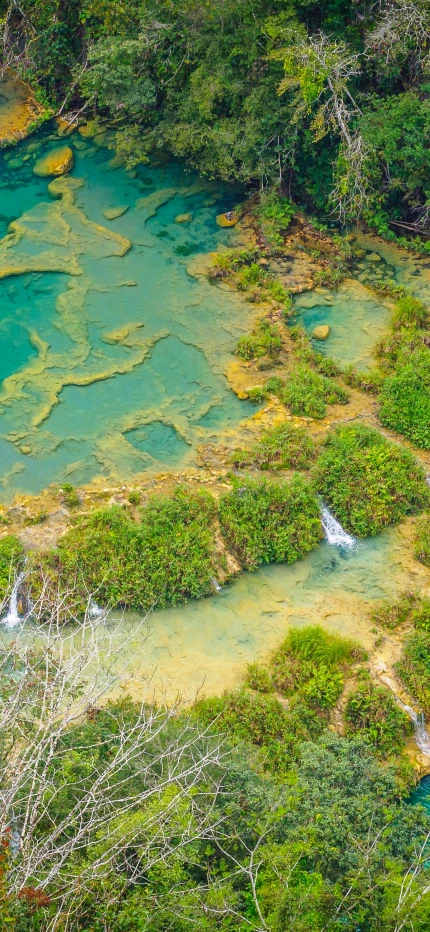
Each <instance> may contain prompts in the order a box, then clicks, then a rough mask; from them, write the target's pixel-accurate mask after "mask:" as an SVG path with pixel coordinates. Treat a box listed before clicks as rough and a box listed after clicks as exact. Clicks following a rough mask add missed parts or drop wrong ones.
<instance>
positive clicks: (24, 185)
mask: <svg viewBox="0 0 430 932" xmlns="http://www.w3.org/2000/svg"><path fill="white" fill-rule="evenodd" d="M106 141H107V140H106V136H103V138H102V139H101V138H100V137H96V139H95V140H94V141H93V140H86V139H83V138H82V137H81V136H79V135H78V134H77V133H76V134H74V135H73V136H72V137H71V139H70V140H68V141H67V142H68V144H70V146H71V147H72V148H73V152H74V168H73V171H72V173H71V174H70V175H68V176H67V177H64V178H59V179H55V180H54V181H53V182H52V183H51V184H50V183H49V182H50V181H52V179H49V178H39V177H36V176H35V175H34V174H33V166H34V160H35V159H36V158H39V157H40V156H41V155H43V154H44V153H46V152H49V151H50V149H52V148H53V147H55V146H56V145H58V143H59V140H58V137H57V136H56V135H54V136H51V135H49V133H47V132H46V131H44V132H43V133H40V134H39V135H38V136H36V137H31V139H30V140H28V141H26V142H23V143H21V144H20V145H19V146H18V147H16V148H14V149H9V150H6V152H5V154H4V155H3V156H1V157H0V204H1V206H0V234H1V235H2V236H3V239H2V240H1V242H0V350H1V351H0V383H2V385H1V389H0V464H1V468H0V499H2V500H3V501H10V500H11V499H12V498H13V496H14V494H15V492H17V491H23V492H26V493H37V492H39V491H40V490H41V489H43V488H46V487H47V486H48V485H49V484H50V483H52V482H60V483H61V482H62V481H65V480H66V479H67V480H68V481H69V482H72V483H73V484H76V485H80V484H81V485H82V484H85V483H88V482H89V481H90V480H91V479H92V478H93V477H94V476H96V475H97V476H105V477H112V476H117V477H118V476H120V477H122V478H124V479H127V478H128V477H130V476H132V475H133V474H135V473H136V472H141V471H143V470H145V469H147V468H149V467H152V468H155V469H157V468H158V469H163V468H166V467H172V466H178V465H187V464H189V463H190V462H192V460H193V457H194V455H195V450H196V446H197V444H198V443H200V442H207V441H208V440H210V439H213V438H214V436H216V435H217V433H219V432H220V431H223V430H228V429H229V428H232V427H234V426H236V425H237V424H238V423H239V422H240V421H241V420H243V419H245V418H246V417H248V416H249V414H250V413H252V410H253V409H252V408H251V406H250V405H249V404H248V403H247V402H246V401H239V399H238V398H237V397H236V396H235V395H234V393H233V392H231V391H230V390H229V389H228V385H227V381H226V379H225V376H224V370H225V367H226V362H227V361H228V360H229V359H230V358H231V353H232V351H233V349H234V346H235V342H236V340H237V338H238V337H239V335H240V334H241V333H243V332H244V331H245V330H246V329H247V326H248V321H249V319H250V316H251V311H250V308H249V305H247V304H246V302H244V301H243V300H242V299H241V298H240V297H239V296H236V295H235V294H234V293H232V292H231V291H230V292H226V291H225V290H222V289H220V288H214V287H212V286H211V285H210V283H209V282H208V281H207V280H205V279H204V278H202V277H199V278H196V277H193V276H191V275H190V274H188V272H187V264H188V263H189V261H190V256H194V255H195V254H198V253H207V252H208V251H210V250H213V249H215V248H216V246H217V245H218V244H219V243H223V244H228V243H230V242H232V237H234V236H235V234H234V231H231V230H222V229H220V228H219V227H218V226H217V225H216V215H217V214H218V213H220V212H222V211H223V210H227V209H229V208H230V207H231V206H232V203H234V196H235V192H234V191H231V190H226V189H222V188H220V186H219V185H217V184H215V183H213V182H210V181H204V180H201V179H199V178H198V177H196V176H195V175H192V174H189V173H187V172H186V171H185V170H184V169H183V168H182V167H181V166H180V165H177V164H167V165H164V164H158V165H151V167H142V168H139V169H138V170H136V171H131V172H127V171H126V170H125V169H124V168H122V167H118V161H117V160H116V159H115V157H114V158H112V155H113V153H112V151H110V150H108V149H107V148H106V147H105V143H106ZM60 142H61V141H60ZM102 143H103V145H102ZM48 185H49V190H48ZM181 215H182V222H175V218H177V217H179V218H181ZM184 215H185V217H186V219H185V221H184V220H183V217H184Z"/></svg>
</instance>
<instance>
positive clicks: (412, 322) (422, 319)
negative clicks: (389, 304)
mask: <svg viewBox="0 0 430 932" xmlns="http://www.w3.org/2000/svg"><path fill="white" fill-rule="evenodd" d="M428 322H429V312H428V310H427V308H426V307H425V305H424V304H423V303H422V302H421V301H419V300H418V298H414V297H413V295H409V294H404V295H402V296H401V297H400V298H399V299H398V301H396V306H395V309H394V316H393V326H394V327H418V328H421V327H426V326H427V324H428Z"/></svg>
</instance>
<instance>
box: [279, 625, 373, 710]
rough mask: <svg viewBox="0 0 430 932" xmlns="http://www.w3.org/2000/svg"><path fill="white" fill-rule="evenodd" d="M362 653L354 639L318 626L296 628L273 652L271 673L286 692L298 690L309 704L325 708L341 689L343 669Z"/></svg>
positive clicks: (280, 688) (289, 693)
mask: <svg viewBox="0 0 430 932" xmlns="http://www.w3.org/2000/svg"><path fill="white" fill-rule="evenodd" d="M363 656H364V653H363V651H361V649H360V648H359V647H358V646H357V645H356V644H355V643H354V641H351V640H349V639H348V638H343V637H341V636H340V635H337V634H331V633H328V632H327V631H324V629H323V628H321V627H319V626H313V625H312V626H309V627H306V628H293V629H292V630H291V631H290V632H289V634H288V636H287V637H286V639H285V640H284V641H283V642H282V644H280V646H279V647H278V648H277V650H276V651H275V653H274V654H273V655H272V657H271V660H270V673H271V677H272V680H273V683H274V685H275V686H276V688H277V689H278V690H279V691H280V692H281V693H283V694H284V695H286V696H290V695H292V694H293V693H294V692H296V691H297V690H299V691H300V695H301V696H302V697H303V698H304V700H305V701H306V702H307V703H308V704H311V705H315V706H317V707H318V708H321V709H326V708H330V707H331V705H334V704H335V703H336V701H337V699H338V697H339V695H340V694H341V692H342V688H343V677H342V675H341V672H340V668H341V667H344V666H346V665H348V664H350V663H352V662H353V661H354V660H358V659H362V658H363Z"/></svg>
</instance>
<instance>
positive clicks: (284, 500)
mask: <svg viewBox="0 0 430 932" xmlns="http://www.w3.org/2000/svg"><path fill="white" fill-rule="evenodd" d="M219 518H220V523H221V528H222V532H223V534H224V536H225V539H226V541H227V544H228V547H229V549H231V550H232V551H233V553H234V554H235V555H236V557H237V558H238V560H239V562H240V563H241V564H242V566H243V567H245V568H246V569H256V568H257V566H260V565H261V564H262V563H270V562H272V561H273V562H276V563H282V562H285V563H293V562H294V561H295V560H299V559H300V558H301V557H303V556H305V554H307V553H309V551H310V550H312V549H313V548H314V547H316V546H317V544H318V543H319V540H320V538H321V522H320V518H319V507H318V501H317V499H316V496H315V494H314V492H313V491H312V490H311V488H310V486H309V485H308V484H307V483H305V482H304V481H303V479H301V477H299V476H294V477H293V479H292V480H291V482H288V483H287V482H283V483H281V482H276V481H275V480H271V479H241V480H240V481H239V480H235V483H234V487H233V490H232V491H231V492H228V493H227V494H226V495H223V496H222V497H221V499H220V502H219Z"/></svg>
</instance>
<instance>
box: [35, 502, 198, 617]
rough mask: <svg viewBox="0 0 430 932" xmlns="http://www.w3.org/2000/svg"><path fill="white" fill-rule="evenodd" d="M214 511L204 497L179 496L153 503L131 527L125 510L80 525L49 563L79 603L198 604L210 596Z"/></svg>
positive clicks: (64, 539) (107, 512)
mask: <svg viewBox="0 0 430 932" xmlns="http://www.w3.org/2000/svg"><path fill="white" fill-rule="evenodd" d="M214 516H215V503H214V500H213V499H212V498H211V496H209V495H208V494H206V493H204V492H201V493H192V492H188V491H187V490H185V489H181V488H178V489H177V490H176V492H175V494H174V495H173V496H171V497H162V498H161V497H160V498H153V499H152V500H151V501H150V502H149V504H148V505H147V506H146V507H145V508H144V509H142V512H141V519H140V521H139V522H135V521H133V520H132V519H131V517H130V516H129V514H128V513H127V512H126V511H125V510H124V509H122V508H120V507H117V506H114V507H112V508H106V509H102V510H100V511H95V512H93V513H91V514H89V515H85V516H83V517H81V518H79V519H78V521H77V523H76V526H75V527H74V528H72V529H71V530H69V531H68V532H67V533H66V534H65V535H64V536H63V537H62V538H61V540H60V542H59V546H58V551H57V552H56V553H55V554H53V555H52V556H51V558H50V562H51V566H52V567H53V568H54V569H55V571H56V572H58V574H59V576H60V579H61V581H62V585H63V586H64V588H65V589H67V587H68V586H71V585H72V583H74V584H75V586H76V589H77V592H80V593H81V596H82V598H83V599H84V600H86V599H87V598H88V596H89V595H90V594H93V595H95V597H96V598H97V599H99V600H100V602H101V603H102V604H105V605H118V604H121V605H125V606H127V607H129V608H135V609H149V608H151V607H152V606H157V607H162V606H165V605H172V604H175V603H177V602H183V601H186V600H187V599H189V598H199V597H200V596H202V595H205V594H206V593H208V592H209V591H211V589H212V583H211V580H212V577H213V575H214V572H215V568H214V537H213V532H212V530H211V525H212V521H213V518H214Z"/></svg>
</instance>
